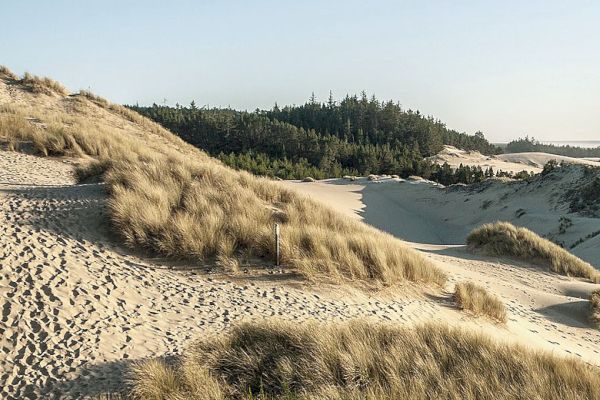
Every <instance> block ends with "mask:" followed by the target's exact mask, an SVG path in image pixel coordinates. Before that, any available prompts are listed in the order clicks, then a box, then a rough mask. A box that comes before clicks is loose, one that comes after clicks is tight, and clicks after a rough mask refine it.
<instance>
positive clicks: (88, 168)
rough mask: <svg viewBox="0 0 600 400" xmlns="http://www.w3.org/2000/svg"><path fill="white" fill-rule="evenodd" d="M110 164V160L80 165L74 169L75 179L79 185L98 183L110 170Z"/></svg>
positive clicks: (93, 161) (92, 161)
mask: <svg viewBox="0 0 600 400" xmlns="http://www.w3.org/2000/svg"><path fill="white" fill-rule="evenodd" d="M111 165H112V162H111V161H110V160H103V161H98V160H95V159H92V160H91V161H88V162H85V163H82V164H80V165H78V166H77V167H76V168H75V178H76V179H77V182H79V183H87V182H98V181H101V180H102V179H103V177H104V174H105V173H106V171H108V170H109V169H110V167H111Z"/></svg>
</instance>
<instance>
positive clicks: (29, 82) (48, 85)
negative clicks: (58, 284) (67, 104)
mask: <svg viewBox="0 0 600 400" xmlns="http://www.w3.org/2000/svg"><path fill="white" fill-rule="evenodd" d="M19 83H20V84H21V85H23V86H24V87H25V88H27V89H28V90H30V91H31V92H33V93H43V94H47V95H52V94H58V95H60V96H66V95H68V94H69V91H68V90H67V88H65V87H64V86H63V85H62V84H60V83H59V82H57V81H55V80H54V79H50V78H48V77H40V76H37V75H32V74H30V73H29V72H25V74H24V75H23V77H22V78H21V79H20V80H19Z"/></svg>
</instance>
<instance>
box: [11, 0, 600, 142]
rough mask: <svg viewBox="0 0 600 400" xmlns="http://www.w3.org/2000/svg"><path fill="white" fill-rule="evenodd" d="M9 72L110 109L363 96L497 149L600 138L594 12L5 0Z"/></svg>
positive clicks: (573, 7) (514, 5) (462, 5)
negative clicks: (84, 93) (516, 143)
mask: <svg viewBox="0 0 600 400" xmlns="http://www.w3.org/2000/svg"><path fill="white" fill-rule="evenodd" d="M0 9H1V13H2V22H1V24H0V64H3V65H5V66H7V67H9V68H10V69H12V70H13V71H14V72H16V73H19V74H21V73H23V72H25V71H28V72H31V73H34V74H38V75H45V76H50V77H52V78H54V79H57V80H59V81H61V82H62V83H63V84H65V85H66V86H67V87H68V88H69V89H71V90H72V91H77V90H79V89H91V90H92V91H93V92H95V93H97V94H99V95H102V96H104V97H106V98H108V99H110V100H111V101H113V102H117V103H126V104H135V103H138V104H140V105H145V104H152V103H153V102H156V103H157V104H161V103H163V102H166V103H167V104H175V103H177V102H178V103H180V104H184V105H185V104H189V103H190V102H191V101H192V100H195V102H196V104H198V105H208V106H211V107H212V106H231V107H233V108H237V109H248V110H254V109H255V108H270V107H272V106H273V105H274V104H275V102H277V103H278V104H279V105H280V106H281V105H286V104H302V103H304V102H306V101H307V100H308V98H309V97H310V95H311V93H313V92H314V93H315V96H316V97H317V99H319V100H321V101H326V100H327V98H328V95H329V91H330V90H331V91H332V92H333V94H334V97H336V98H338V99H340V98H342V97H344V96H345V95H346V94H354V93H356V94H358V93H360V92H361V91H363V90H364V91H365V92H367V93H368V94H369V95H372V94H375V95H376V96H377V97H378V98H379V99H382V100H389V99H391V100H394V101H398V102H400V104H402V106H403V107H404V108H406V109H413V110H420V111H421V112H422V113H424V114H427V115H433V116H434V117H435V118H438V119H440V120H442V121H443V122H445V123H446V124H447V126H448V127H449V128H452V129H456V130H458V131H461V132H467V133H474V132H476V131H478V130H481V131H483V132H484V133H485V135H486V137H488V138H489V139H490V140H491V141H493V142H506V141H509V140H511V139H514V138H517V137H520V136H524V135H529V136H534V137H535V138H537V139H540V140H600V23H599V21H600V2H599V1H560V2H559V1H551V0H548V1H526V2H523V1H484V0H480V1H460V0H455V1H424V0H422V1H383V0H375V1H354V0H344V1H337V0H336V1H334V0H332V1H324V0H322V1H315V0H304V1H284V0H279V1H250V0H246V1H227V0H222V1H191V0H186V1H184V0H180V1H177V0H172V1H127V0H121V1H112V0H103V1H94V2H92V1H82V0H79V1H75V0H72V1H67V0H53V1H44V0H39V1H30V0H19V1H17V0H2V4H1V6H0Z"/></svg>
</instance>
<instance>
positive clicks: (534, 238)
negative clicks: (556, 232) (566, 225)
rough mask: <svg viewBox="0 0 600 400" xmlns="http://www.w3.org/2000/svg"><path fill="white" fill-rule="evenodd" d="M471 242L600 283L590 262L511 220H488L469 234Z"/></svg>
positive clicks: (476, 245)
mask: <svg viewBox="0 0 600 400" xmlns="http://www.w3.org/2000/svg"><path fill="white" fill-rule="evenodd" d="M467 244H468V245H469V247H471V248H472V249H481V250H483V251H484V252H486V253H487V254H491V255H499V256H513V257H517V258H520V259H523V260H525V261H532V262H542V263H544V264H547V265H549V266H550V269H551V270H552V271H554V272H557V273H559V274H564V275H569V276H577V277H582V278H587V279H589V280H591V281H592V282H595V283H600V272H599V271H598V270H596V269H595V268H594V267H592V266H591V265H590V264H589V263H587V262H585V261H583V260H581V259H580V258H578V257H576V256H574V255H573V254H571V253H569V252H568V251H567V250H565V249H563V248H562V247H560V246H558V245H556V244H554V243H552V242H551V241H549V240H547V239H544V238H542V237H540V236H538V235H537V234H536V233H534V232H532V231H530V230H529V229H526V228H522V227H516V226H514V225H512V224H510V223H508V222H495V223H491V224H485V225H482V226H481V227H479V228H476V229H474V230H473V231H472V232H471V233H470V234H469V236H468V237H467Z"/></svg>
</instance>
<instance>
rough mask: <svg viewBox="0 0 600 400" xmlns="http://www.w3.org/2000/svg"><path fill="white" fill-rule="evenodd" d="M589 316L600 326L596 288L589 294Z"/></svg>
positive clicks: (599, 297) (598, 299)
mask: <svg viewBox="0 0 600 400" xmlns="http://www.w3.org/2000/svg"><path fill="white" fill-rule="evenodd" d="M590 317H591V320H592V321H593V322H594V323H595V324H596V325H597V326H598V327H600V290H596V291H595V292H592V294H591V295H590Z"/></svg>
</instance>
